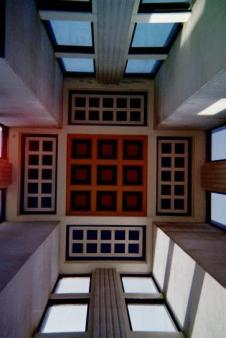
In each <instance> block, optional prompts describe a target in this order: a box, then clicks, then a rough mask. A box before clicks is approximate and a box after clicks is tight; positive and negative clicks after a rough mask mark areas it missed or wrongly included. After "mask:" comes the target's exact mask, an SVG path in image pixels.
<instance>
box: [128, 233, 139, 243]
mask: <svg viewBox="0 0 226 338" xmlns="http://www.w3.org/2000/svg"><path fill="white" fill-rule="evenodd" d="M129 240H131V241H139V231H137V230H131V231H130V232H129Z"/></svg>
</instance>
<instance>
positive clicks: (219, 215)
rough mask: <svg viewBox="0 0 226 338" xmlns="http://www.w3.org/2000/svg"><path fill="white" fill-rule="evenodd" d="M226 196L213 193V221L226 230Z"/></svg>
mask: <svg viewBox="0 0 226 338" xmlns="http://www.w3.org/2000/svg"><path fill="white" fill-rule="evenodd" d="M225 210H226V194H217V193H211V221H212V222H215V223H218V224H219V225H222V226H223V227H224V228H226V213H225Z"/></svg>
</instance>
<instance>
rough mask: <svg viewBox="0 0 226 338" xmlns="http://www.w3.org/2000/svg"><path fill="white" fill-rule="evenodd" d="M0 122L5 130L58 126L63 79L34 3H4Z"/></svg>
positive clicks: (0, 72)
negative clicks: (7, 127)
mask: <svg viewBox="0 0 226 338" xmlns="http://www.w3.org/2000/svg"><path fill="white" fill-rule="evenodd" d="M0 74H1V76H0V119H1V123H4V124H5V125H7V126H32V125H37V126H55V127H56V126H59V125H60V122H61V118H62V95H63V91H62V84H63V75H62V72H61V69H60V67H59V64H58V62H57V60H56V58H55V55H54V51H53V48H52V46H51V43H50V41H49V38H48V36H47V32H46V31H45V28H44V25H43V23H42V22H41V20H40V18H39V16H38V12H37V9H36V6H35V1H34V0H21V1H17V0H8V1H5V50H4V56H3V57H2V58H1V57H0Z"/></svg>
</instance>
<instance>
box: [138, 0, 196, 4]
mask: <svg viewBox="0 0 226 338" xmlns="http://www.w3.org/2000/svg"><path fill="white" fill-rule="evenodd" d="M186 2H189V3H190V2H191V0H142V3H143V4H153V3H155V4H164V3H167V4H168V3H174V4H175V3H186Z"/></svg>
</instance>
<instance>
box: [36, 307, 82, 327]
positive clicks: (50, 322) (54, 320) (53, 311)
mask: <svg viewBox="0 0 226 338" xmlns="http://www.w3.org/2000/svg"><path fill="white" fill-rule="evenodd" d="M87 313H88V305H87V304H62V305H52V306H50V307H49V308H48V310H47V312H46V315H45V317H44V320H43V323H42V325H41V329H40V332H41V333H61V332H85V331H86V322H87Z"/></svg>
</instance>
